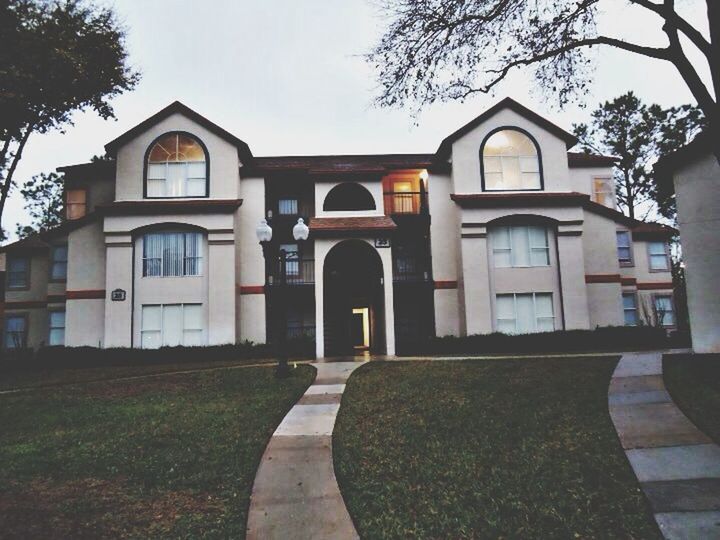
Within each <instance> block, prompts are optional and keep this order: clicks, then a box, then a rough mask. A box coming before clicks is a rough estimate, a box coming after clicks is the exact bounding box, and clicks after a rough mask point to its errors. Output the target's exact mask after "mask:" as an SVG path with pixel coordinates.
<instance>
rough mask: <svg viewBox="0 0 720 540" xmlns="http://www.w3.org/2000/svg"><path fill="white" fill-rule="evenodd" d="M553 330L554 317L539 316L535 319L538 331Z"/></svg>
mask: <svg viewBox="0 0 720 540" xmlns="http://www.w3.org/2000/svg"><path fill="white" fill-rule="evenodd" d="M553 330H555V319H552V318H550V317H539V318H538V320H537V331H538V332H552V331H553Z"/></svg>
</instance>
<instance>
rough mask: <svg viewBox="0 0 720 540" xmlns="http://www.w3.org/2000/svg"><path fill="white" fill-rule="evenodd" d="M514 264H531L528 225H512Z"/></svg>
mask: <svg viewBox="0 0 720 540" xmlns="http://www.w3.org/2000/svg"><path fill="white" fill-rule="evenodd" d="M510 232H511V235H512V259H513V266H530V243H529V238H528V228H527V227H522V226H521V227H512V228H511V229H510Z"/></svg>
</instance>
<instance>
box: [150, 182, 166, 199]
mask: <svg viewBox="0 0 720 540" xmlns="http://www.w3.org/2000/svg"><path fill="white" fill-rule="evenodd" d="M147 196H148V197H164V196H165V180H148V181H147Z"/></svg>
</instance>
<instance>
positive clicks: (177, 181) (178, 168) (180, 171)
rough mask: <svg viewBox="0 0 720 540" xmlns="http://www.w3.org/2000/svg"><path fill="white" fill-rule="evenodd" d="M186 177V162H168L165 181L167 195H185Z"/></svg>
mask: <svg viewBox="0 0 720 540" xmlns="http://www.w3.org/2000/svg"><path fill="white" fill-rule="evenodd" d="M186 178H187V165H186V164H185V163H168V173H167V180H166V181H165V196H166V197H182V196H184V195H185V193H184V190H185V180H186Z"/></svg>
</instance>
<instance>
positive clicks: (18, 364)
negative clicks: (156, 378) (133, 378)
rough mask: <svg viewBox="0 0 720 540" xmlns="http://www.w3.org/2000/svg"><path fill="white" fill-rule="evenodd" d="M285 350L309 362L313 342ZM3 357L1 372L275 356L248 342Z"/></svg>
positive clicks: (71, 350) (295, 343)
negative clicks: (307, 359)
mask: <svg viewBox="0 0 720 540" xmlns="http://www.w3.org/2000/svg"><path fill="white" fill-rule="evenodd" d="M287 349H288V355H289V356H290V357H293V358H312V357H314V355H315V342H314V341H311V340H308V339H297V340H289V341H288V347H287ZM3 353H4V355H3V357H2V359H0V370H3V371H8V370H22V369H54V368H95V367H110V366H138V365H153V364H156V365H159V364H183V363H189V362H198V361H202V362H217V361H228V360H258V359H265V358H273V357H275V355H276V352H275V349H274V347H273V346H272V345H266V344H257V343H252V342H250V341H245V342H243V343H238V344H228V345H213V346H206V347H162V348H160V349H129V348H111V349H99V348H97V347H43V348H41V349H38V350H37V351H32V350H29V349H24V350H20V351H3Z"/></svg>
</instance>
